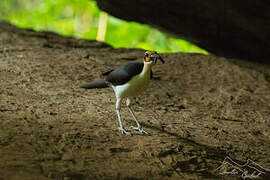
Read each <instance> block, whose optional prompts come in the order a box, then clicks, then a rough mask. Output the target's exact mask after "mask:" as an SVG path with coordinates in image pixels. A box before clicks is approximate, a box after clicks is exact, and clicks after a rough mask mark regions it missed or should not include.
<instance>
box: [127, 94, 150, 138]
mask: <svg viewBox="0 0 270 180" xmlns="http://www.w3.org/2000/svg"><path fill="white" fill-rule="evenodd" d="M130 104H131V100H130V99H129V98H127V107H128V110H129V112H130V113H131V114H132V116H133V118H134V120H135V122H136V124H137V127H133V129H135V130H138V131H139V132H140V133H142V134H148V132H146V131H145V130H143V128H142V126H141V125H140V123H139V121H138V119H137V118H136V116H135V114H134V111H133V110H132V108H131V106H130Z"/></svg>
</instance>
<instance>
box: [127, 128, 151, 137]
mask: <svg viewBox="0 0 270 180" xmlns="http://www.w3.org/2000/svg"><path fill="white" fill-rule="evenodd" d="M131 128H133V129H134V130H136V131H139V132H140V133H142V134H147V135H149V133H148V132H146V131H145V130H143V128H142V127H140V126H138V127H134V126H131Z"/></svg>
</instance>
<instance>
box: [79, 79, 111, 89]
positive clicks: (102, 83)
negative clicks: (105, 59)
mask: <svg viewBox="0 0 270 180" xmlns="http://www.w3.org/2000/svg"><path fill="white" fill-rule="evenodd" d="M80 87H81V88H85V89H95V88H107V87H109V85H108V83H107V82H106V81H104V80H97V81H93V82H90V83H86V84H83V85H81V86H80Z"/></svg>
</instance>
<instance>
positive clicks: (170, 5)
mask: <svg viewBox="0 0 270 180" xmlns="http://www.w3.org/2000/svg"><path fill="white" fill-rule="evenodd" d="M97 3H98V6H99V7H100V8H101V9H102V10H104V11H106V12H108V13H110V14H111V15H113V16H116V17H118V18H121V19H125V20H129V21H137V22H140V23H145V24H149V25H153V26H156V27H159V28H160V29H163V30H166V31H168V32H171V33H173V34H176V35H178V36H180V37H181V38H184V39H187V40H189V41H190V42H192V43H194V44H197V45H198V46H200V47H202V48H204V49H206V50H208V51H209V52H211V53H213V54H216V55H219V56H225V57H234V58H242V59H249V60H253V61H256V62H268V63H270V61H269V57H270V51H269V49H270V33H269V32H270V13H269V5H270V4H269V2H268V1H254V0H238V1H234V0H222V1H213V0H204V1H201V0H195V1H187V0H185V1H184V0H181V1H179V0H166V1H164V0H156V1H150V0H139V1H138V0H129V1H123V0H98V1H97Z"/></svg>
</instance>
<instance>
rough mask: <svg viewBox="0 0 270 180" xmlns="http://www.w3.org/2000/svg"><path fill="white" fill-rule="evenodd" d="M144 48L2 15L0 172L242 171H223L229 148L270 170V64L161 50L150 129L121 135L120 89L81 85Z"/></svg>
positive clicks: (203, 174) (138, 174) (49, 175)
mask: <svg viewBox="0 0 270 180" xmlns="http://www.w3.org/2000/svg"><path fill="white" fill-rule="evenodd" d="M142 56H143V51H142V50H139V49H113V48H111V47H110V46H108V45H105V44H103V43H98V42H96V41H87V40H78V39H73V38H66V37H62V36H59V35H56V34H53V33H48V32H43V33H37V32H33V31H30V30H22V29H18V28H16V27H13V26H10V25H8V24H6V23H4V22H1V23H0V160H1V161H0V179H1V180H2V179H3V180H4V179H14V180H19V179H32V180H36V179H44V180H45V179H65V180H70V179H239V178H241V175H240V174H238V175H221V174H220V172H219V171H218V170H217V168H218V167H219V166H220V165H221V163H222V161H223V159H224V158H225V157H226V156H229V157H231V158H232V159H234V160H235V161H237V162H238V163H244V162H246V160H247V159H251V160H253V161H254V162H256V163H258V164H259V165H261V166H262V167H264V168H270V103H269V102H270V67H269V65H262V64H254V63H250V62H245V61H241V60H233V59H225V58H222V57H216V56H213V55H209V56H205V55H200V54H183V53H174V54H162V57H163V59H164V60H165V61H166V63H165V64H164V65H163V64H158V65H156V66H155V67H154V69H153V71H154V79H153V81H152V82H151V84H150V86H149V88H148V89H147V91H146V92H145V93H144V94H142V95H141V96H140V97H138V98H136V101H134V110H135V112H136V114H137V116H138V117H139V120H140V122H141V123H142V125H143V127H144V129H145V130H146V131H148V132H150V133H151V135H150V136H147V135H141V134H139V133H137V132H135V131H132V132H133V134H134V135H133V136H128V135H122V134H121V133H120V132H119V131H118V129H117V128H118V121H117V117H116V113H115V110H114V109H115V98H114V93H113V91H112V89H110V88H107V89H98V90H95V89H94V90H84V89H80V88H79V86H80V85H81V84H82V83H84V82H86V81H91V80H94V79H99V78H100V74H101V72H103V71H105V70H107V69H110V68H112V67H114V66H117V65H121V64H124V63H126V62H127V61H131V60H141V59H142ZM124 107H125V106H123V109H122V118H123V120H124V124H125V126H126V127H127V128H128V129H130V128H129V127H130V126H131V125H135V122H134V121H133V119H132V116H131V115H130V114H129V112H128V111H127V109H126V108H124ZM266 174H267V172H266V173H265V174H263V175H261V176H260V177H261V178H265V179H266V178H267V177H268V178H269V176H267V175H266Z"/></svg>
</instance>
